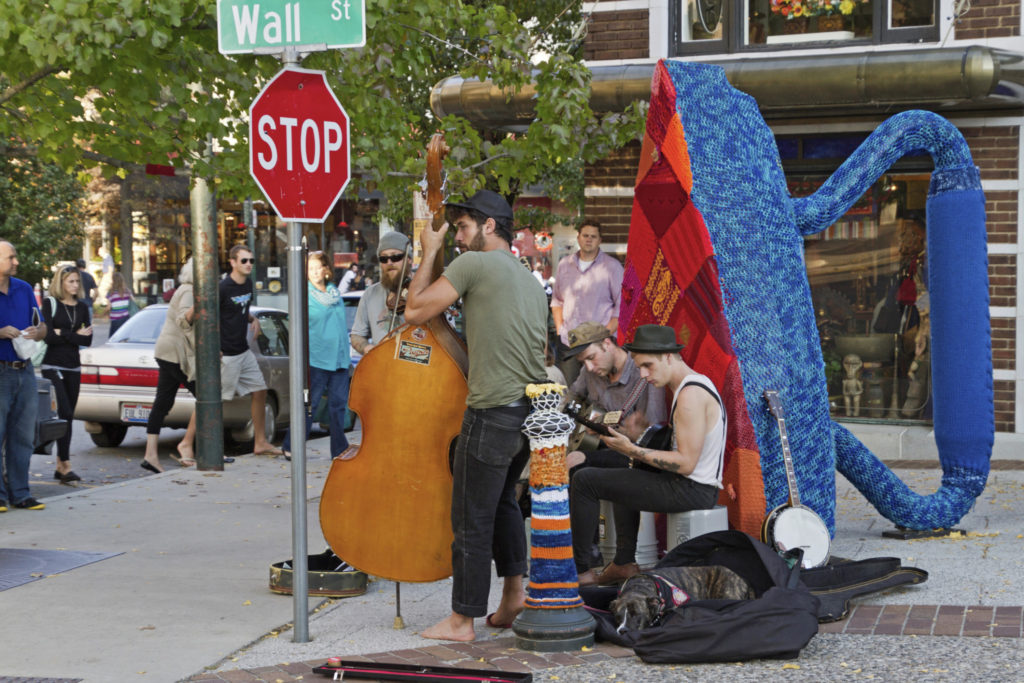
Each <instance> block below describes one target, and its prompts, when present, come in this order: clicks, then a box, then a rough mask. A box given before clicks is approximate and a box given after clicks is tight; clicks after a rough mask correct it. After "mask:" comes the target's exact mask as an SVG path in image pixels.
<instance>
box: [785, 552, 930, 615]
mask: <svg viewBox="0 0 1024 683" xmlns="http://www.w3.org/2000/svg"><path fill="white" fill-rule="evenodd" d="M800 580H801V581H803V583H804V585H805V586H807V588H808V589H810V591H811V593H812V594H813V595H814V596H815V597H817V598H818V602H819V603H820V607H819V608H818V621H819V622H821V623H827V622H830V621H839V620H841V619H845V618H846V615H847V614H848V613H849V611H850V600H852V599H853V598H857V597H860V596H862V595H870V594H871V593H881V592H882V591H886V590H889V589H890V588H895V587H897V586H908V585H915V584H919V583H924V582H925V581H927V580H928V572H926V571H924V570H923V569H918V568H917V567H904V566H903V565H902V564H900V561H899V559H898V558H895V557H872V558H868V559H866V560H845V559H843V558H841V557H833V558H832V559H831V560H829V563H828V564H827V565H825V566H824V567H818V568H817V569H805V570H804V571H803V573H802V574H801V575H800Z"/></svg>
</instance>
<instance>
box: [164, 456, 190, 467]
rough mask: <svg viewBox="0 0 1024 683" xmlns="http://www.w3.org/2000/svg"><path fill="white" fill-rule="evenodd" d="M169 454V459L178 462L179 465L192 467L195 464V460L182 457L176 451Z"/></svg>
mask: <svg viewBox="0 0 1024 683" xmlns="http://www.w3.org/2000/svg"><path fill="white" fill-rule="evenodd" d="M170 456H171V460H173V461H174V462H176V463H178V464H179V465H180V466H181V467H192V466H193V465H195V464H196V461H195V460H193V459H192V458H183V457H181V456H180V455H178V454H177V453H171V454H170Z"/></svg>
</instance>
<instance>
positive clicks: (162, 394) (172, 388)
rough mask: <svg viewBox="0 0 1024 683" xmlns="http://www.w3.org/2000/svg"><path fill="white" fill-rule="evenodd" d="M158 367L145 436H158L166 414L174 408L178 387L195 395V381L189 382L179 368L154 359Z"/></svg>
mask: <svg viewBox="0 0 1024 683" xmlns="http://www.w3.org/2000/svg"><path fill="white" fill-rule="evenodd" d="M156 364H157V365H158V366H160V375H159V377H158V378H157V380H156V398H154V399H153V407H152V408H150V409H149V421H148V422H147V423H146V433H147V434H159V433H160V429H161V428H163V426H164V420H166V419H167V413H169V412H171V408H173V407H174V400H175V399H176V398H177V397H178V387H180V386H182V385H185V388H186V389H188V392H189V393H190V394H192V395H193V396H195V395H196V383H195V381H189V379H188V377H186V376H185V373H184V372H182V371H181V366H180V365H178V364H177V363H172V362H170V361H167V360H160V359H159V358H157V359H156Z"/></svg>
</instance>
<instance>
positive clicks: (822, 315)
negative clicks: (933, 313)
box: [789, 174, 931, 422]
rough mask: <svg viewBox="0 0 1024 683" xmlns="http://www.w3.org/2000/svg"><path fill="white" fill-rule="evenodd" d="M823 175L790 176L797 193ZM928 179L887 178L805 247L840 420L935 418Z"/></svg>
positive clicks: (828, 375)
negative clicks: (927, 232) (927, 235)
mask: <svg viewBox="0 0 1024 683" xmlns="http://www.w3.org/2000/svg"><path fill="white" fill-rule="evenodd" d="M823 181H824V178H823V177H822V178H815V177H790V178H789V189H790V192H791V194H792V195H793V196H806V195H809V194H811V193H813V192H814V191H815V190H816V189H817V188H818V187H819V186H820V185H821V183H822V182H823ZM928 182H929V176H928V174H904V175H891V176H886V177H885V178H883V179H882V180H881V181H879V182H878V183H876V184H875V185H874V186H872V188H871V189H870V190H869V191H868V192H866V193H865V194H864V195H863V196H862V197H861V198H860V199H859V200H858V201H857V202H856V203H855V204H854V206H853V207H851V209H850V210H849V211H848V212H847V213H846V214H845V215H844V216H843V217H842V218H841V219H840V220H839V221H837V222H836V223H835V224H833V225H832V226H830V227H829V228H827V229H826V230H824V231H823V232H820V233H818V234H815V235H811V236H808V237H807V238H805V241H804V256H805V262H806V265H807V275H808V279H809V281H810V285H811V296H812V299H813V302H814V309H815V318H816V322H817V326H818V332H819V336H820V339H821V349H822V355H823V357H824V361H825V376H826V380H827V382H828V393H829V399H830V405H831V410H832V414H833V416H835V417H837V418H839V419H844V420H851V421H853V420H866V421H879V420H884V421H892V420H897V421H914V422H916V421H930V420H931V400H930V399H931V386H930V376H931V366H930V361H929V359H930V343H929V330H930V325H929V306H928V302H929V297H928V273H927V265H926V259H925V256H926V254H925V198H926V195H927V191H928Z"/></svg>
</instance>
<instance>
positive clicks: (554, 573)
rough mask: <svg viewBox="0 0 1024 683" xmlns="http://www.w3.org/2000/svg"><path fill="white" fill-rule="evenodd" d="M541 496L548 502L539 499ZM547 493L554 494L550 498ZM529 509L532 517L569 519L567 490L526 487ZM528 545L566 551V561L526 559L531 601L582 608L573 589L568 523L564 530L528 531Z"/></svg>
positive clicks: (556, 487)
mask: <svg viewBox="0 0 1024 683" xmlns="http://www.w3.org/2000/svg"><path fill="white" fill-rule="evenodd" d="M545 493H547V494H549V495H548V496H543V497H547V498H549V500H543V499H542V498H543V497H542V494H545ZM550 494H554V496H551V495H550ZM530 498H531V508H532V511H533V516H534V517H555V518H565V519H566V520H567V519H568V516H569V487H568V486H565V485H563V486H551V487H539V488H538V487H533V486H531V487H530ZM530 546H531V547H532V548H565V549H567V550H568V551H569V557H568V558H566V559H558V560H553V559H546V558H539V557H533V556H532V553H531V558H530V582H529V584H528V585H527V592H528V595H529V597H528V598H527V603H528V604H529V603H530V602H531V601H533V602H535V603H537V604H547V605H548V606H555V605H557V606H558V607H574V606H577V605H582V604H583V602H582V600H581V599H580V596H579V591H578V589H577V588H576V587H575V586H573V585H572V584H574V583H575V582H576V578H577V577H576V564H575V562H573V560H572V557H571V555H572V552H571V549H572V532H571V530H570V529H569V528H568V521H567V522H566V528H565V529H536V528H531V529H530ZM537 584H568V585H569V586H570V587H567V588H539V587H538V585H537Z"/></svg>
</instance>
